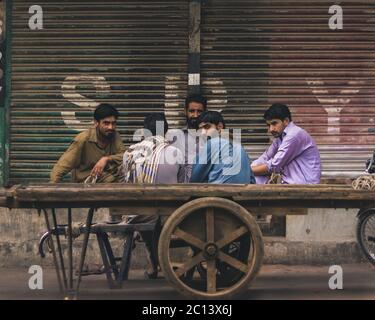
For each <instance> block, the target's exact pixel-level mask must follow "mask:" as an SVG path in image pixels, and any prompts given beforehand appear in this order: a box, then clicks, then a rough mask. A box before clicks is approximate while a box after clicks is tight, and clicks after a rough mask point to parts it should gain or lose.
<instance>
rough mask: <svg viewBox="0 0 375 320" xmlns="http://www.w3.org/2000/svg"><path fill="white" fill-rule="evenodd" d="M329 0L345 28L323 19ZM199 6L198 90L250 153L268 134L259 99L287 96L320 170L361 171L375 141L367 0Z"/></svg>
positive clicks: (374, 24) (374, 23)
mask: <svg viewBox="0 0 375 320" xmlns="http://www.w3.org/2000/svg"><path fill="white" fill-rule="evenodd" d="M333 4H340V5H341V6H342V8H343V11H344V28H343V30H336V31H333V30H330V28H329V27H328V20H329V18H330V17H331V15H330V14H329V13H328V9H329V7H330V6H331V5H333ZM202 14H203V17H202V31H201V33H202V34H201V38H202V46H201V54H202V56H201V64H202V65H201V72H202V83H203V91H204V93H206V94H207V95H208V96H209V98H210V100H211V101H210V107H211V108H217V109H223V114H224V115H225V117H226V119H227V121H228V125H229V126H231V127H238V128H242V129H243V142H244V143H245V144H246V148H247V150H248V151H249V152H250V155H251V157H252V158H253V159H254V158H256V157H258V156H259V155H260V153H261V152H263V151H264V150H265V148H266V146H267V145H268V144H269V139H268V137H267V135H266V128H265V125H264V122H263V119H262V116H263V113H264V111H265V109H266V108H267V107H268V106H270V105H271V104H272V103H274V102H284V103H286V104H288V105H289V106H290V107H291V111H292V115H293V116H294V119H293V120H295V122H296V123H297V124H298V125H300V126H302V127H303V128H305V129H306V130H307V131H308V132H309V133H310V134H311V135H312V136H313V137H314V139H315V140H316V142H317V143H318V146H319V149H320V152H321V156H322V160H323V174H324V175H326V176H337V175H339V176H353V175H357V174H360V173H362V172H363V170H364V160H365V159H367V158H368V157H370V155H371V154H372V151H373V150H374V149H375V146H374V142H375V135H374V131H375V129H374V125H373V123H374V121H375V94H374V84H375V62H374V55H375V51H374V40H375V35H374V30H375V18H374V14H375V2H374V1H336V2H335V3H333V1H329V0H324V1H321V0H314V1H307V0H303V1H301V0H300V1H279V0H273V1H269V0H263V1H240V0H232V1H226V0H207V1H204V2H203V7H202Z"/></svg>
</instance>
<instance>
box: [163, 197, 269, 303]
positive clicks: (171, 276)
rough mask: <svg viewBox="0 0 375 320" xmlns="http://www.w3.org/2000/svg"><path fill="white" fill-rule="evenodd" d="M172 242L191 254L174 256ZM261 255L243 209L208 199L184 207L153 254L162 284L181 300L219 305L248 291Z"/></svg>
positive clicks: (258, 241)
mask: <svg viewBox="0 0 375 320" xmlns="http://www.w3.org/2000/svg"><path fill="white" fill-rule="evenodd" d="M176 238H178V239H179V240H182V241H184V242H185V243H186V244H188V245H189V246H190V247H191V248H192V249H191V250H189V252H186V250H185V251H184V252H183V253H182V252H181V251H178V250H177V251H176V248H175V247H174V246H173V245H171V242H172V239H174V240H175V239H176ZM180 249H181V248H180ZM263 250H264V249H263V240H262V234H261V231H260V229H259V227H258V225H257V223H256V221H255V219H254V218H253V216H252V215H251V214H250V213H249V212H248V211H247V210H246V209H245V208H243V207H242V206H240V205H239V204H237V203H235V202H233V201H231V200H227V199H223V198H214V197H209V198H200V199H196V200H193V201H190V202H188V203H186V204H184V205H183V206H181V207H180V208H178V209H177V210H176V211H175V212H174V213H173V214H172V215H171V216H170V217H169V218H168V220H167V221H166V223H165V225H164V227H163V230H162V232H161V235H160V240H159V247H158V254H159V263H160V266H161V268H162V270H163V273H164V276H165V278H166V279H167V280H168V281H169V282H170V283H171V284H172V285H173V286H174V287H175V288H176V289H177V290H178V291H180V292H181V293H182V294H184V295H186V296H189V297H192V298H203V299H223V298H231V297H233V296H235V295H237V294H239V293H240V292H242V291H243V290H245V289H246V288H247V287H248V285H249V284H250V282H251V281H252V280H253V279H254V278H255V276H256V275H257V273H258V271H259V270H260V267H261V265H262V261H263V252H264V251H263Z"/></svg>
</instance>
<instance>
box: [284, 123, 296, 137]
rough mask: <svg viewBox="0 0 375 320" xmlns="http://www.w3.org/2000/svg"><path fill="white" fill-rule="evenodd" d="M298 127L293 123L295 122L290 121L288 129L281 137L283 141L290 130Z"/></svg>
mask: <svg viewBox="0 0 375 320" xmlns="http://www.w3.org/2000/svg"><path fill="white" fill-rule="evenodd" d="M295 126H296V125H295V124H294V123H293V121H290V122H289V124H288V125H287V126H286V128H285V129H284V131H283V133H282V135H281V140H282V138H284V137H285V136H286V135H287V134H288V133H289V131H290V130H292V129H293V128H294V127H295Z"/></svg>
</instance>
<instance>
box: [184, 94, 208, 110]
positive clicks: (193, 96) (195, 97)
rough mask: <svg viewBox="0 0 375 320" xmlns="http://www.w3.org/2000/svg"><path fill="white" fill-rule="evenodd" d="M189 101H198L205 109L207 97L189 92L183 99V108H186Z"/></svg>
mask: <svg viewBox="0 0 375 320" xmlns="http://www.w3.org/2000/svg"><path fill="white" fill-rule="evenodd" d="M190 102H198V103H201V104H202V105H203V107H204V110H206V109H207V99H206V98H205V97H203V96H202V95H201V94H190V95H189V96H188V97H187V98H186V99H185V109H187V108H188V106H189V103H190Z"/></svg>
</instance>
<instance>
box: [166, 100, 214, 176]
mask: <svg viewBox="0 0 375 320" xmlns="http://www.w3.org/2000/svg"><path fill="white" fill-rule="evenodd" d="M206 110H207V99H206V98H205V97H204V96H202V95H201V94H191V95H189V96H188V97H187V98H186V100H185V116H186V126H185V127H183V128H182V131H181V130H169V131H168V133H167V137H168V140H170V141H171V144H172V145H173V146H174V147H176V148H178V149H179V150H180V151H181V152H182V154H183V155H184V159H185V163H184V170H182V171H181V172H182V173H183V174H184V176H183V177H180V176H179V181H182V182H184V183H188V182H190V177H191V172H192V168H193V163H194V161H195V158H196V155H197V154H198V152H199V137H198V135H197V130H198V129H199V128H198V117H199V116H200V115H201V113H202V112H203V111H206Z"/></svg>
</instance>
